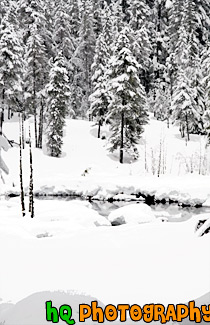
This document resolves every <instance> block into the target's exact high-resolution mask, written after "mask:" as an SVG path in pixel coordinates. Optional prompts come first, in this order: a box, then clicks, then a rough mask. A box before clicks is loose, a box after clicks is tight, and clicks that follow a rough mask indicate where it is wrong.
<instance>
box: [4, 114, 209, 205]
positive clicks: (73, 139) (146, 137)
mask: <svg viewBox="0 0 210 325" xmlns="http://www.w3.org/2000/svg"><path fill="white" fill-rule="evenodd" d="M16 120H17V121H16ZM29 124H31V129H32V135H33V119H32V118H31V119H30V120H28V121H26V122H25V136H26V138H27V137H28V125H29ZM4 133H5V134H6V135H7V137H8V138H9V139H13V140H15V141H16V142H18V141H19V140H18V139H19V135H18V134H19V125H18V118H17V117H14V118H13V120H12V121H11V122H9V123H5V124H4ZM102 133H104V134H106V138H107V137H108V136H109V130H108V128H106V127H103V128H102ZM64 135H65V136H64V145H63V155H62V157H61V158H52V157H49V156H47V155H46V149H45V148H44V149H43V151H42V150H40V149H33V162H34V163H33V169H34V190H35V193H38V194H43V195H46V194H47V195H57V194H60V195H71V194H75V195H83V196H93V197H94V199H100V200H107V199H109V198H113V197H114V196H116V195H119V194H124V195H131V194H138V193H141V194H144V195H148V194H149V195H155V197H156V199H159V200H162V199H166V200H169V199H171V200H174V201H178V202H180V203H183V204H190V205H196V204H199V205H200V204H204V203H205V201H206V200H207V199H208V198H210V191H209V183H210V176H209V168H210V159H209V149H206V148H205V144H206V139H205V137H204V136H197V135H191V141H190V142H188V143H187V145H186V143H185V141H184V140H183V139H181V138H180V134H179V130H178V128H177V127H174V126H170V128H169V129H168V128H167V125H166V124H165V123H164V122H160V121H156V120H154V119H152V118H151V120H150V124H149V125H147V126H146V127H145V132H144V133H143V136H142V139H141V141H140V144H139V146H138V150H139V154H140V158H139V160H137V161H133V160H132V158H131V157H129V156H128V155H126V154H125V163H124V164H120V163H119V162H118V158H119V152H115V153H113V154H110V153H109V152H108V150H107V146H108V145H107V140H101V139H97V127H96V126H94V123H92V122H88V121H83V120H68V119H67V121H66V128H65V132H64ZM160 147H162V149H161V150H162V154H161V157H162V159H161V161H162V163H161V164H162V167H161V171H162V170H164V174H163V173H162V172H161V173H160V174H161V175H160V177H157V173H158V168H159V167H158V166H159V157H160ZM2 157H3V159H4V160H5V162H6V163H7V165H8V167H9V170H10V173H9V175H8V176H7V175H4V179H5V184H3V183H2V182H1V181H0V193H1V194H5V193H6V194H9V193H11V192H12V193H19V192H20V185H19V148H18V147H17V146H14V147H13V148H11V149H10V150H9V151H8V152H6V153H5V152H2ZM145 159H146V165H147V168H146V169H147V170H145ZM199 172H200V174H199ZM153 174H154V175H153ZM202 174H203V175H202ZM23 179H24V188H25V191H26V193H27V191H28V184H29V149H28V145H27V144H26V149H24V150H23Z"/></svg>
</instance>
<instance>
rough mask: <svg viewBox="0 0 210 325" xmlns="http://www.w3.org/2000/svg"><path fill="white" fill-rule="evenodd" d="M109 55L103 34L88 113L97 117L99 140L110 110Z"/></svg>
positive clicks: (99, 44)
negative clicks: (107, 76)
mask: <svg viewBox="0 0 210 325" xmlns="http://www.w3.org/2000/svg"><path fill="white" fill-rule="evenodd" d="M108 53H109V51H108V49H107V46H106V43H105V40H104V37H103V34H101V35H100V36H99V38H98V40H97V43H96V52H95V56H94V62H93V65H92V67H91V70H92V85H93V93H92V94H91V95H90V98H89V99H90V102H91V105H90V109H89V111H88V113H89V115H91V116H92V117H95V118H96V121H97V123H98V138H100V130H101V126H102V125H103V121H104V119H105V116H106V113H107V108H108V98H107V87H106V84H107V80H106V69H107V61H108Z"/></svg>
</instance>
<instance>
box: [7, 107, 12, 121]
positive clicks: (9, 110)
mask: <svg viewBox="0 0 210 325" xmlns="http://www.w3.org/2000/svg"><path fill="white" fill-rule="evenodd" d="M7 118H8V120H10V118H11V108H10V107H8V115H7Z"/></svg>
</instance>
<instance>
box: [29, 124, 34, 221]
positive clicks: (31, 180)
mask: <svg viewBox="0 0 210 325" xmlns="http://www.w3.org/2000/svg"><path fill="white" fill-rule="evenodd" d="M29 156H30V182H29V212H30V213H31V218H34V193H33V188H34V184H33V159H32V150H31V131H30V127H29Z"/></svg>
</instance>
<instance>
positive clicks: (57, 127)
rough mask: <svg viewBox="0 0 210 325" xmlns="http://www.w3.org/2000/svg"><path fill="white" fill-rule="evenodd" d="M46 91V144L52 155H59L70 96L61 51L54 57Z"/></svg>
mask: <svg viewBox="0 0 210 325" xmlns="http://www.w3.org/2000/svg"><path fill="white" fill-rule="evenodd" d="M46 91H47V94H48V110H47V129H46V135H47V142H46V145H47V149H48V152H49V154H50V155H51V156H52V157H59V156H60V155H61V153H62V144H63V128H64V125H65V116H66V114H67V110H68V104H69V97H70V88H69V78H68V72H67V69H66V67H65V59H64V57H63V56H62V53H61V52H60V53H59V54H58V55H57V56H56V58H55V59H54V63H53V65H52V68H51V70H50V78H49V84H48V85H47V86H46Z"/></svg>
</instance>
